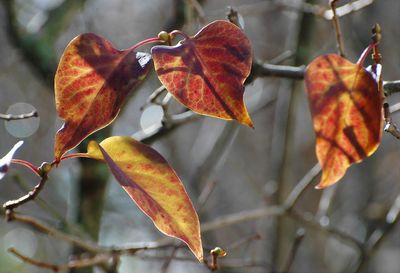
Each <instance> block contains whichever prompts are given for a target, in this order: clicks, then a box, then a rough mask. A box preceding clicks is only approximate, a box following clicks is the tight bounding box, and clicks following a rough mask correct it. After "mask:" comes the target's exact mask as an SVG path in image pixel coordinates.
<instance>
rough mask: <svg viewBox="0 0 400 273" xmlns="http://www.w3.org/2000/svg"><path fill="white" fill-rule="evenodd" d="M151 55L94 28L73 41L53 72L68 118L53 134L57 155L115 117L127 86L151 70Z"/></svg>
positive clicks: (58, 97) (60, 107) (61, 108)
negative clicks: (115, 44) (121, 46)
mask: <svg viewBox="0 0 400 273" xmlns="http://www.w3.org/2000/svg"><path fill="white" fill-rule="evenodd" d="M150 61H151V56H150V55H149V54H146V53H140V52H135V51H133V50H130V49H129V50H117V49H115V48H114V47H113V46H112V44H111V43H110V42H109V41H107V40H105V39H103V38H101V37H99V36H97V35H95V34H92V33H86V34H82V35H80V36H78V37H76V38H75V39H73V40H72V41H71V43H70V44H69V45H68V46H67V48H66V49H65V51H64V53H63V55H62V57H61V60H60V63H59V66H58V69H57V72H56V76H55V98H56V107H57V112H58V114H59V116H60V117H61V118H62V119H64V120H65V123H64V125H63V127H62V128H61V129H60V130H59V131H58V132H57V135H56V139H55V151H54V153H55V158H56V159H57V160H58V159H60V157H61V156H62V155H63V154H64V153H65V152H67V151H68V150H70V149H72V148H74V147H75V146H76V145H78V144H79V143H80V142H81V141H82V140H83V139H85V138H86V137H87V136H88V135H90V134H92V133H93V132H95V131H97V130H99V129H101V128H103V127H105V126H107V125H108V124H110V123H111V122H112V121H113V120H114V118H115V117H116V116H117V114H118V112H119V111H120V108H121V106H122V104H123V102H124V100H125V98H126V97H127V95H128V93H129V91H131V90H132V89H133V88H134V87H135V86H137V85H138V84H139V83H140V82H141V81H142V80H143V79H144V77H145V76H146V75H147V73H148V71H149V67H150V66H149V65H150V63H151V62H150Z"/></svg>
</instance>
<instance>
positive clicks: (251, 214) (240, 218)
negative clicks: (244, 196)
mask: <svg viewBox="0 0 400 273" xmlns="http://www.w3.org/2000/svg"><path fill="white" fill-rule="evenodd" d="M320 171H321V167H320V166H319V164H316V165H315V166H314V167H312V168H311V169H310V170H309V171H308V172H307V173H306V175H305V176H304V177H303V178H302V179H301V180H300V181H299V182H298V183H297V184H296V187H294V189H293V190H292V191H291V193H290V194H289V196H288V198H287V199H286V201H285V202H284V204H283V205H276V206H268V207H263V208H258V209H253V210H248V211H241V212H238V213H233V214H228V215H225V216H220V217H219V218H217V219H216V220H213V221H211V222H206V223H204V224H203V225H202V227H201V230H202V232H209V231H211V230H215V229H220V228H223V227H226V226H229V225H235V224H239V223H242V222H246V221H250V220H256V219H260V218H263V217H267V216H280V215H284V214H285V213H287V212H288V211H290V210H291V209H292V208H293V206H294V205H295V204H296V202H297V200H298V199H299V198H300V196H301V194H302V193H303V192H304V191H305V190H306V189H307V187H308V186H309V185H310V184H311V183H312V181H313V180H314V178H315V177H316V176H317V175H318V174H319V173H320Z"/></svg>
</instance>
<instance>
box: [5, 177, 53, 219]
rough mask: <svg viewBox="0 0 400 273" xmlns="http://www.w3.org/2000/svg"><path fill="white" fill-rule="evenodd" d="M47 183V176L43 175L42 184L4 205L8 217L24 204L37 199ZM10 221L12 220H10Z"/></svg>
mask: <svg viewBox="0 0 400 273" xmlns="http://www.w3.org/2000/svg"><path fill="white" fill-rule="evenodd" d="M46 182H47V174H43V175H42V179H41V180H40V182H39V183H38V184H37V185H36V186H35V187H34V188H33V190H31V191H30V192H28V193H27V194H26V195H24V196H22V197H20V198H18V199H15V200H10V201H7V202H6V203H4V204H3V208H4V209H5V210H6V216H7V217H8V218H9V217H10V215H12V211H13V209H15V208H17V207H19V206H21V205H22V204H25V203H27V202H29V201H31V200H33V199H35V198H36V196H37V195H38V194H39V193H40V192H41V191H42V189H43V187H44V185H45V184H46ZM8 220H10V219H8Z"/></svg>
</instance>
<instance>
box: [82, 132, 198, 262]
mask: <svg viewBox="0 0 400 273" xmlns="http://www.w3.org/2000/svg"><path fill="white" fill-rule="evenodd" d="M88 156H89V157H91V158H94V159H99V160H105V162H106V163H107V164H108V166H109V168H110V169H111V172H112V173H113V174H114V176H115V178H116V179H117V180H118V182H119V183H120V184H121V186H122V188H123V189H124V190H125V191H126V192H127V193H128V194H129V196H130V197H131V198H132V199H133V200H134V201H135V203H136V204H137V205H138V206H139V208H140V209H141V210H142V211H143V212H144V213H145V214H146V215H147V216H148V217H150V218H151V220H152V221H153V222H154V225H155V226H156V227H157V228H158V229H159V230H160V231H161V232H163V233H165V234H166V235H168V236H172V237H175V238H178V239H180V240H182V241H183V242H185V243H186V244H187V245H188V246H189V248H190V250H191V251H192V252H193V254H194V255H195V256H196V257H197V259H198V260H199V261H202V260H203V248H202V244H201V237H200V224H199V219H198V216H197V213H196V211H195V209H194V208H193V205H192V202H191V201H190V199H189V197H188V195H187V193H186V191H185V188H184V187H183V185H182V182H181V181H180V179H179V177H178V176H177V175H176V173H175V171H174V170H173V169H172V168H171V167H170V166H169V164H168V162H167V161H166V160H165V159H164V158H163V157H162V156H161V155H160V154H159V153H157V152H156V151H155V150H154V149H152V148H151V147H149V146H147V145H145V144H142V143H140V142H138V141H136V140H134V139H132V138H130V137H120V136H115V137H110V138H107V139H105V140H104V141H102V142H101V143H100V146H99V145H98V144H97V143H96V142H94V141H91V142H90V143H89V146H88Z"/></svg>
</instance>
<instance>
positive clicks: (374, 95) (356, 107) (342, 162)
mask: <svg viewBox="0 0 400 273" xmlns="http://www.w3.org/2000/svg"><path fill="white" fill-rule="evenodd" d="M305 84H306V89H307V94H308V99H309V104H310V109H311V114H312V119H313V125H314V130H315V133H316V154H317V157H318V161H319V162H320V164H321V166H322V169H323V173H322V178H321V181H320V183H319V185H318V186H317V188H325V187H327V186H329V185H332V184H334V183H336V182H337V181H338V180H339V179H340V178H342V177H343V176H344V174H345V172H346V169H347V168H348V167H349V166H350V165H351V164H353V163H357V162H360V161H362V160H363V159H364V158H366V157H368V156H370V155H371V154H372V153H374V151H375V150H376V149H377V148H378V146H379V143H380V140H381V135H382V125H383V119H382V113H381V111H382V110H381V109H382V95H381V94H380V93H379V91H378V86H377V82H376V80H375V79H374V77H373V76H372V75H371V74H370V73H369V72H368V71H366V70H365V69H364V68H363V67H362V66H360V65H358V64H353V63H351V62H350V61H348V60H346V59H344V58H342V57H340V56H339V55H336V54H330V55H324V56H320V57H318V58H316V59H315V60H314V61H312V62H311V63H310V64H309V65H308V67H307V69H306V73H305Z"/></svg>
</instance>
